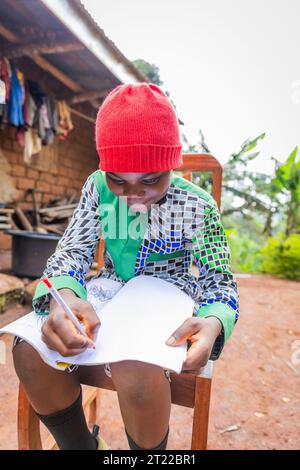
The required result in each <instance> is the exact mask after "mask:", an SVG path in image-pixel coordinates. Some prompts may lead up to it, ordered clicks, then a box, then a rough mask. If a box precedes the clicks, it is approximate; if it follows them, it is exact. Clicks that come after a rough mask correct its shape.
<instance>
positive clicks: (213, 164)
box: [176, 153, 222, 209]
mask: <svg viewBox="0 0 300 470" xmlns="http://www.w3.org/2000/svg"><path fill="white" fill-rule="evenodd" d="M182 157H183V164H182V165H181V166H180V167H179V168H176V170H177V171H182V172H183V177H184V178H186V179H188V180H191V177H192V173H193V171H200V172H205V173H206V172H211V173H212V196H213V198H214V199H215V201H216V203H217V204H218V207H219V209H220V208H221V191H222V166H221V164H220V162H219V161H218V160H217V159H216V158H215V157H214V156H213V155H211V154H209V153H184V154H183V155H182Z"/></svg>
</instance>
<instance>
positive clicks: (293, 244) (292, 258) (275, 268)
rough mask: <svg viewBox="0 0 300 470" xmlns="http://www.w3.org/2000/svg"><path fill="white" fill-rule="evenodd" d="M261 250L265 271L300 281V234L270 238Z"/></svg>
mask: <svg viewBox="0 0 300 470" xmlns="http://www.w3.org/2000/svg"><path fill="white" fill-rule="evenodd" d="M261 252H262V269H263V272H266V273H269V274H275V275H277V276H279V277H282V278H285V279H294V280H298V281H300V235H297V234H293V235H291V236H290V237H288V238H287V239H284V238H279V237H278V238H274V237H272V238H269V240H268V243H267V245H266V246H265V247H264V248H263V249H262V250H261Z"/></svg>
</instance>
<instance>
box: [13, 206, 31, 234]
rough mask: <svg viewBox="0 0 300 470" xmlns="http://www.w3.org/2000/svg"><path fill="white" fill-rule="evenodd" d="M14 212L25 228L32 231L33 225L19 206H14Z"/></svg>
mask: <svg viewBox="0 0 300 470" xmlns="http://www.w3.org/2000/svg"><path fill="white" fill-rule="evenodd" d="M16 214H17V216H18V219H19V221H20V223H21V224H22V226H23V227H24V229H25V230H29V232H33V227H32V225H31V223H30V222H29V220H28V219H27V217H26V215H25V214H24V212H23V211H22V209H21V208H20V207H16Z"/></svg>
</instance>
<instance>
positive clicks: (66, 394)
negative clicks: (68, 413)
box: [13, 341, 80, 415]
mask: <svg viewBox="0 0 300 470" xmlns="http://www.w3.org/2000/svg"><path fill="white" fill-rule="evenodd" d="M13 359H14V366H15V370H16V373H17V375H18V377H19V380H20V382H21V383H22V385H23V387H24V389H25V392H26V395H27V396H28V399H29V401H30V403H31V405H32V407H33V409H34V410H35V411H36V412H37V413H39V414H42V415H48V414H51V413H55V412H57V411H59V410H63V409H65V408H67V407H68V406H70V405H71V404H72V403H74V401H75V400H76V398H78V395H79V392H80V383H79V382H78V379H77V377H76V375H75V374H72V373H71V374H70V373H68V372H63V371H59V370H56V369H54V368H53V367H50V366H49V365H48V364H46V363H45V362H44V361H43V360H42V359H41V357H40V355H39V354H38V352H37V351H36V350H35V349H34V348H32V347H31V346H30V345H29V344H28V343H26V342H25V341H22V342H21V343H19V344H17V345H16V346H15V347H14V349H13Z"/></svg>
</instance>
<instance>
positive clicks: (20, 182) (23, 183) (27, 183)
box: [17, 178, 35, 189]
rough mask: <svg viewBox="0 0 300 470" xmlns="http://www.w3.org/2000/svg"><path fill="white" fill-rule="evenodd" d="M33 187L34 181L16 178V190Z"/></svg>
mask: <svg viewBox="0 0 300 470" xmlns="http://www.w3.org/2000/svg"><path fill="white" fill-rule="evenodd" d="M34 187H35V181H34V180H30V179H28V178H18V179H17V188H18V189H31V188H34Z"/></svg>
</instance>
